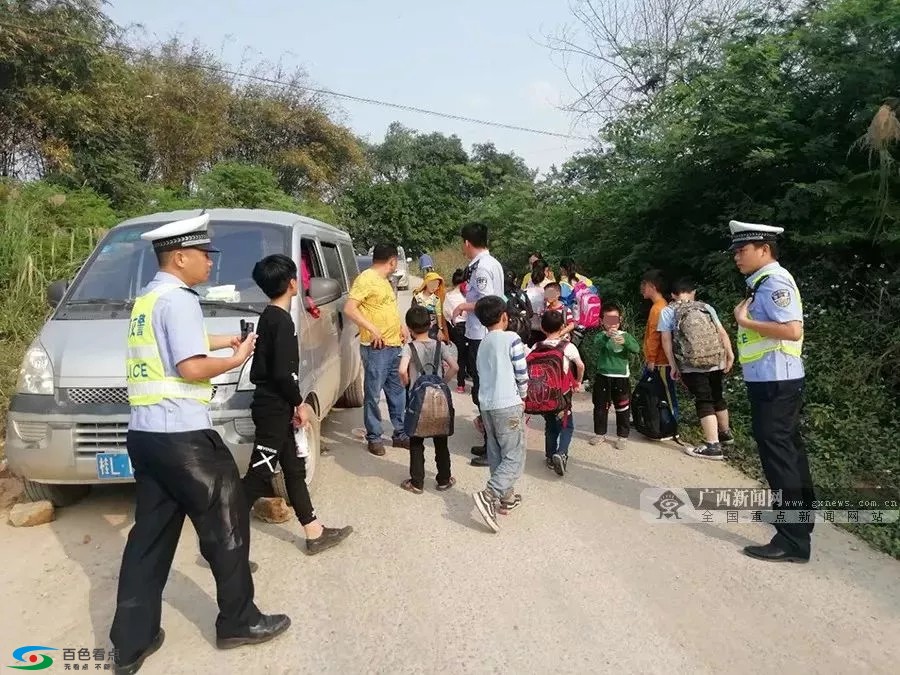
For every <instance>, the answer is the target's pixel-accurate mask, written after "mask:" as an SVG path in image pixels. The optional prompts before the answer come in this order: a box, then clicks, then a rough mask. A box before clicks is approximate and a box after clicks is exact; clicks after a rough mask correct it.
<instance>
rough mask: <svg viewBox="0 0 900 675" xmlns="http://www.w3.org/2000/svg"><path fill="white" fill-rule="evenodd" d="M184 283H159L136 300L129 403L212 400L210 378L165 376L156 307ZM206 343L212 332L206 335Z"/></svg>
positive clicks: (130, 342) (130, 336)
mask: <svg viewBox="0 0 900 675" xmlns="http://www.w3.org/2000/svg"><path fill="white" fill-rule="evenodd" d="M178 288H181V286H178V285H175V284H160V285H159V286H157V287H156V288H154V289H153V290H152V291H150V292H148V293H146V294H144V295H142V296H140V297H139V298H137V299H136V300H135V301H134V307H133V308H132V310H131V322H130V324H129V326H128V351H127V357H126V369H127V371H126V375H125V379H126V381H127V383H128V403H129V404H130V405H132V406H139V405H154V404H156V403H160V402H161V401H163V400H164V399H173V398H187V399H192V400H195V401H200V402H201V403H203V404H206V403H209V401H210V399H211V398H212V384H211V383H210V381H209V380H202V381H196V380H195V381H192V380H185V379H184V378H181V377H168V376H166V371H165V367H164V366H163V361H162V356H161V355H160V351H159V344H158V343H157V341H156V335H155V334H154V332H153V321H152V320H151V319H152V317H153V308H154V307H155V306H156V303H157V301H158V300H159V299H160V298H161V297H162V296H163V295H165V294H166V293H169V292H171V291H173V290H175V289H178ZM206 342H207V347H208V346H209V336H206Z"/></svg>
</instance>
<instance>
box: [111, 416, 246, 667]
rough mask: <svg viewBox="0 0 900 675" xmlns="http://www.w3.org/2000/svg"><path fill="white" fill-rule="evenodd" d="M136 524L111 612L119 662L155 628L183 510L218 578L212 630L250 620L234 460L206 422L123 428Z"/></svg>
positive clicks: (227, 631)
mask: <svg viewBox="0 0 900 675" xmlns="http://www.w3.org/2000/svg"><path fill="white" fill-rule="evenodd" d="M126 444H127V447H128V456H129V457H130V458H131V464H132V466H133V467H134V479H135V511H134V527H133V528H131V532H129V533H128V541H127V543H126V544H125V552H124V553H123V554H122V567H121V569H120V571H119V591H118V596H117V599H116V615H115V618H114V619H113V624H112V628H111V630H110V633H109V637H110V639H111V640H112V643H113V646H114V647H115V648H116V650H117V651H118V653H119V663H122V664H125V663H131V662H132V661H133V660H134V659H135V658H136V657H137V656H138V654H139V653H140V652H142V651H143V650H144V649H146V648H147V647H148V646H149V645H150V643H151V642H153V639H154V638H155V637H156V635H157V633H159V629H160V616H161V612H162V593H163V589H164V588H165V585H166V580H167V579H168V577H169V570H170V569H171V567H172V559H173V558H174V556H175V549H176V548H177V547H178V539H179V537H180V536H181V528H182V526H183V524H184V517H185V516H187V517H188V518H190V519H191V522H192V523H193V524H194V529H195V530H196V531H197V536H198V538H199V541H200V553H201V554H203V557H204V558H206V560H207V562H209V566H210V568H211V569H212V573H213V576H214V577H215V579H216V599H217V601H218V604H219V616H218V618H217V619H216V632H217V634H218V635H219V636H220V637H233V636H235V635H238V634H240V633H241V631H242V630H244V629H246V627H247V626H250V625H253V624H255V623H256V622H257V621H258V620H259V618H260V612H259V610H258V609H257V607H256V605H254V604H253V579H252V578H251V576H250V563H249V558H248V556H249V552H250V518H249V513H248V512H247V504H246V501H245V500H244V491H243V490H242V489H241V479H240V474H239V473H238V468H237V465H236V464H235V463H234V458H233V457H232V455H231V452H230V451H229V450H228V448H227V447H226V446H225V444H224V443H223V442H222V439H221V438H220V437H219V434H217V433H216V432H215V431H213V430H212V429H207V430H203V431H190V432H185V433H177V434H161V433H150V432H144V431H129V432H128V436H127V439H126Z"/></svg>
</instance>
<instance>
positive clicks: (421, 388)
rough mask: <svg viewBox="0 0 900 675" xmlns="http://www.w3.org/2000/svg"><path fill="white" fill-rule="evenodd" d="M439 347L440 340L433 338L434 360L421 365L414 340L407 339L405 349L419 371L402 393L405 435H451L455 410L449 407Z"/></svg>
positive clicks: (450, 396)
mask: <svg viewBox="0 0 900 675" xmlns="http://www.w3.org/2000/svg"><path fill="white" fill-rule="evenodd" d="M441 347H442V345H441V343H440V342H439V341H438V342H436V345H435V349H434V362H433V363H429V364H428V366H423V365H422V358H421V357H420V356H419V350H418V349H417V347H416V343H415V342H410V343H409V351H410V353H411V355H412V358H413V359H414V360H415V362H416V368H417V370H418V371H419V373H421V374H420V375H419V377H418V378H417V379H416V381H415V382H413V385H412V387H410V389H409V393H408V394H407V396H406V415H405V416H404V418H403V430H404V431H405V432H406V435H407V436H410V437H412V436H416V437H418V438H434V437H435V436H452V435H453V422H454V419H455V416H456V414H455V411H454V410H453V396H452V395H451V393H450V387H448V386H447V383H446V382H444V379H443V378H442V377H441ZM429 370H430V372H429Z"/></svg>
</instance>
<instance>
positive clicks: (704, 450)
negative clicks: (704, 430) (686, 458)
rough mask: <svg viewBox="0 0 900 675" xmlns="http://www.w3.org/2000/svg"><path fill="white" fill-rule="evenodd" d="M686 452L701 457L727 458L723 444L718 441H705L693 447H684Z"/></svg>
mask: <svg viewBox="0 0 900 675" xmlns="http://www.w3.org/2000/svg"><path fill="white" fill-rule="evenodd" d="M684 454H686V455H690V456H691V457H700V458H701V459H717V460H721V459H724V458H725V455H723V454H722V446H721V445H719V444H718V443H704V444H703V445H697V446H695V447H693V448H684Z"/></svg>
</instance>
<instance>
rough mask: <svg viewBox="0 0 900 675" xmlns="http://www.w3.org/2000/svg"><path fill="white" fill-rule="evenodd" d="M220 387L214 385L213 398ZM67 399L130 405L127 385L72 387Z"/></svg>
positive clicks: (77, 403) (95, 403)
mask: <svg viewBox="0 0 900 675" xmlns="http://www.w3.org/2000/svg"><path fill="white" fill-rule="evenodd" d="M217 389H218V387H213V390H212V395H213V398H215V396H216V391H217ZM66 399H67V400H68V401H69V403H72V404H73V405H103V404H106V405H128V389H126V388H125V387H72V388H71V389H67V390H66Z"/></svg>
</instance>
